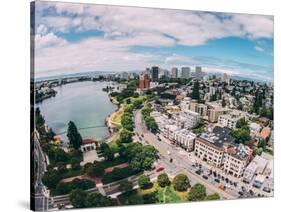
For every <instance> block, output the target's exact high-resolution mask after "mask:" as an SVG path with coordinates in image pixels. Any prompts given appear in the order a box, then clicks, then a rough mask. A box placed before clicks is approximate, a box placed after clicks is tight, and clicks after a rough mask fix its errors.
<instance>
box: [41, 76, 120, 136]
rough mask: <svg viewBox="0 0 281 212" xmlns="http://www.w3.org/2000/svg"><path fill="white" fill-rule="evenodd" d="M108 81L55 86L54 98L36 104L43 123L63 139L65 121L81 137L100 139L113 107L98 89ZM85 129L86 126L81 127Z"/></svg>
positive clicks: (105, 94)
mask: <svg viewBox="0 0 281 212" xmlns="http://www.w3.org/2000/svg"><path fill="white" fill-rule="evenodd" d="M107 84H108V82H91V81H86V82H76V83H70V84H66V85H63V86H61V87H56V88H55V90H57V91H58V93H57V95H56V96H55V97H52V98H50V99H46V100H44V101H43V102H41V103H39V104H37V106H39V107H40V110H41V113H42V114H43V116H44V117H45V120H46V123H47V124H48V126H49V127H51V128H52V129H53V130H54V132H55V133H57V134H60V133H62V135H61V137H62V139H64V140H67V139H66V134H65V133H64V132H65V131H66V130H67V124H68V122H69V121H73V122H74V123H75V124H76V126H77V128H79V132H80V134H81V135H82V137H83V138H86V137H96V138H97V139H101V138H103V137H105V136H107V135H108V130H107V127H106V126H105V119H106V117H107V116H108V115H109V114H110V113H112V112H113V111H115V110H116V108H117V107H116V105H114V104H112V103H111V102H110V100H109V97H108V95H107V93H106V92H103V91H102V88H104V87H106V85H107ZM83 128H87V129H83Z"/></svg>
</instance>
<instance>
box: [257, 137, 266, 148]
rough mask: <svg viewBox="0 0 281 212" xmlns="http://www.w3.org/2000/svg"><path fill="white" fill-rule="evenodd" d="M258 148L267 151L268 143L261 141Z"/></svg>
mask: <svg viewBox="0 0 281 212" xmlns="http://www.w3.org/2000/svg"><path fill="white" fill-rule="evenodd" d="M258 148H262V149H265V148H266V141H265V140H264V139H262V138H261V139H259V143H258Z"/></svg>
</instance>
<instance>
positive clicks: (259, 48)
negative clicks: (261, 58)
mask: <svg viewBox="0 0 281 212" xmlns="http://www.w3.org/2000/svg"><path fill="white" fill-rule="evenodd" d="M255 50H257V51H258V52H264V49H263V48H262V47H260V46H255Z"/></svg>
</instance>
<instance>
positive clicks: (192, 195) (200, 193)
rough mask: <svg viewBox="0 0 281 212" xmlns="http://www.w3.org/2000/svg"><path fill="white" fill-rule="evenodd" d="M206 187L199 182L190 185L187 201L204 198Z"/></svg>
mask: <svg viewBox="0 0 281 212" xmlns="http://www.w3.org/2000/svg"><path fill="white" fill-rule="evenodd" d="M206 196H207V193H206V188H205V186H203V185H202V184H200V183H196V184H195V185H194V186H192V187H191V189H190V191H189V193H188V200H189V201H202V200H204V199H205V198H206Z"/></svg>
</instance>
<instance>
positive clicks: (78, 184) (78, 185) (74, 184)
mask: <svg viewBox="0 0 281 212" xmlns="http://www.w3.org/2000/svg"><path fill="white" fill-rule="evenodd" d="M70 184H71V188H72V189H82V190H86V189H89V188H93V187H95V186H96V184H95V183H94V182H93V181H90V180H85V179H78V178H76V179H74V180H72V181H71V183H70Z"/></svg>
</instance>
